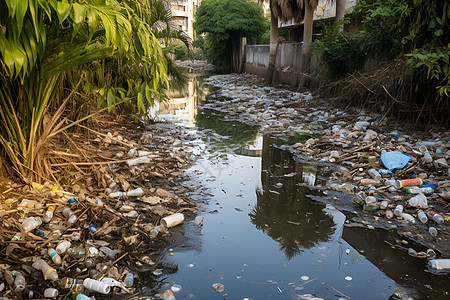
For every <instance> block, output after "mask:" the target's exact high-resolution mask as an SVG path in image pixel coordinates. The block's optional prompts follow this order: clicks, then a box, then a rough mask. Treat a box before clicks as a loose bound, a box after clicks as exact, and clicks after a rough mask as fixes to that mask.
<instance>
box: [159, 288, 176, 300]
mask: <svg viewBox="0 0 450 300" xmlns="http://www.w3.org/2000/svg"><path fill="white" fill-rule="evenodd" d="M159 299H164V300H175V296H174V295H173V293H172V291H171V290H166V291H164V293H162V294H161V295H160V296H159Z"/></svg>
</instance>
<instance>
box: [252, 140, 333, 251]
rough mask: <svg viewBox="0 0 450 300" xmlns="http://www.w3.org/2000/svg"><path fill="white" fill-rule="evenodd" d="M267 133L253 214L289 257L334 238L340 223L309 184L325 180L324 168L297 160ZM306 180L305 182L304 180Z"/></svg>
mask: <svg viewBox="0 0 450 300" xmlns="http://www.w3.org/2000/svg"><path fill="white" fill-rule="evenodd" d="M272 142H273V140H271V139H270V137H269V136H265V137H264V142H263V155H262V171H261V181H262V188H261V189H259V190H258V191H257V204H256V205H255V207H254V208H253V210H252V212H251V213H250V214H249V216H250V219H251V222H252V224H254V225H255V227H256V228H257V229H258V230H261V231H263V232H264V233H266V234H267V235H268V236H270V237H271V238H272V239H273V240H275V241H277V242H278V243H279V245H280V250H282V251H283V252H284V254H285V255H286V257H287V258H288V259H292V258H293V257H295V256H296V255H298V254H300V253H302V252H304V251H305V250H306V249H310V248H312V247H314V246H316V245H318V244H320V243H323V242H327V241H329V240H331V239H332V236H333V234H334V233H335V230H336V226H335V223H334V221H333V217H332V216H330V215H328V214H326V213H325V212H324V209H325V204H323V203H320V202H316V201H312V200H311V199H310V198H309V197H308V196H307V194H314V195H318V194H319V192H318V191H314V190H310V189H309V187H308V186H314V185H317V184H324V182H322V180H320V179H318V178H319V177H318V176H317V175H318V173H323V170H321V169H320V168H317V167H315V166H305V165H303V164H301V163H298V162H296V161H295V160H294V159H293V158H292V156H291V155H290V154H289V153H287V152H286V151H282V150H280V149H279V148H277V147H274V145H273V144H272ZM302 183H304V184H302Z"/></svg>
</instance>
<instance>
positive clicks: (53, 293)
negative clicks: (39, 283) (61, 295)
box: [44, 288, 58, 298]
mask: <svg viewBox="0 0 450 300" xmlns="http://www.w3.org/2000/svg"><path fill="white" fill-rule="evenodd" d="M44 297H45V298H56V297H58V290H57V289H54V288H48V289H45V291H44Z"/></svg>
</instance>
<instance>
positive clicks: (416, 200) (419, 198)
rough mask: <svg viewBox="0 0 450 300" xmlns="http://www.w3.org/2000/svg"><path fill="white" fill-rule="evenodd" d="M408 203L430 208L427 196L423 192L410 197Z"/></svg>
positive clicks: (413, 205)
mask: <svg viewBox="0 0 450 300" xmlns="http://www.w3.org/2000/svg"><path fill="white" fill-rule="evenodd" d="M408 203H409V205H411V206H412V207H420V208H428V200H427V197H426V196H425V195H424V194H422V193H420V194H417V195H416V196H414V197H412V198H411V199H409V201H408Z"/></svg>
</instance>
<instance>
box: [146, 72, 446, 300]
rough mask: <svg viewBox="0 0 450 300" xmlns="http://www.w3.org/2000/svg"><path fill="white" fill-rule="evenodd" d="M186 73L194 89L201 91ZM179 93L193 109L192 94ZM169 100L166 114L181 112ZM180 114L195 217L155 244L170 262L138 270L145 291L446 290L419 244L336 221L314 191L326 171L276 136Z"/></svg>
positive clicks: (248, 294)
mask: <svg viewBox="0 0 450 300" xmlns="http://www.w3.org/2000/svg"><path fill="white" fill-rule="evenodd" d="M192 82H193V83H192V84H193V85H194V86H195V88H194V89H192V90H193V91H201V90H202V89H201V85H199V82H198V81H197V79H193V80H192ZM199 87H200V88H199ZM203 94H204V95H205V94H207V92H206V91H205V92H204V93H203ZM196 95H198V94H196ZM196 97H197V96H196ZM186 99H191V98H189V97H187V98H186ZM177 101H178V102H177ZM188 101H194V102H191V104H189V105H188V104H186V107H187V106H189V107H190V108H192V109H195V107H196V106H197V105H198V103H199V102H198V101H199V98H198V97H197V98H195V100H188ZM174 103H177V105H178V108H180V107H183V105H182V104H180V101H179V99H178V100H175V101H174ZM173 108H174V107H172V110H171V107H170V104H169V107H168V110H167V111H166V112H165V114H166V115H170V114H171V113H170V112H174V111H178V112H179V111H180V109H173ZM172 115H174V114H172ZM184 116H188V117H186V118H187V119H186V118H185V120H187V121H184V123H185V124H188V125H189V124H194V123H195V124H196V126H197V127H196V128H197V129H198V130H199V131H201V132H203V133H204V134H203V136H204V138H203V141H198V145H199V147H200V148H204V149H205V151H203V152H204V153H205V154H204V155H205V157H204V158H202V159H200V160H198V162H197V163H196V164H195V165H194V166H193V167H192V168H191V169H189V170H188V171H187V173H188V174H189V175H190V176H191V178H192V182H191V183H189V184H190V185H193V186H198V188H197V189H196V190H195V192H193V193H192V194H191V195H190V197H191V198H192V199H193V200H195V201H197V203H198V204H199V209H200V212H199V214H198V215H199V216H201V217H203V218H204V219H203V226H199V225H198V224H197V223H196V222H194V219H193V218H188V219H187V220H186V222H185V223H184V224H183V226H179V228H176V229H174V230H175V231H181V232H183V233H184V234H185V235H186V237H187V241H186V242H184V243H182V244H181V245H179V246H175V247H174V248H173V249H172V251H170V250H167V251H165V252H164V253H163V261H165V262H166V264H167V266H171V268H170V270H166V271H163V274H162V275H160V276H154V275H152V274H150V273H148V274H140V275H141V278H143V279H145V280H146V281H148V286H149V287H150V288H151V289H152V291H151V293H153V294H154V293H156V292H158V291H159V292H162V291H164V290H166V289H170V288H171V287H172V286H173V285H174V284H177V285H180V286H181V287H182V289H181V291H178V292H176V293H174V295H175V297H176V298H177V299H194V298H195V299H221V298H227V299H245V298H249V299H312V298H304V297H305V296H304V295H307V294H310V295H313V296H316V297H319V298H323V299H388V298H389V297H390V296H391V295H392V294H393V293H394V292H395V290H396V289H397V288H400V289H402V290H404V291H406V292H407V293H408V294H409V295H410V296H411V297H413V298H414V299H445V298H446V297H445V296H444V291H445V290H446V289H447V288H448V277H446V276H437V275H434V274H430V273H428V272H426V270H425V269H426V268H425V261H424V260H420V259H417V258H412V257H409V256H408V254H407V251H406V250H407V248H409V247H414V248H415V249H417V250H425V249H423V247H421V246H419V245H416V244H414V243H412V242H411V241H405V239H404V238H401V237H400V236H398V235H397V234H396V233H395V232H394V231H386V230H381V229H379V230H369V229H365V228H354V227H349V226H347V225H345V224H346V223H345V221H346V219H347V218H351V217H352V214H351V213H348V212H345V214H344V213H342V212H340V211H338V210H337V209H336V208H335V207H334V206H333V205H331V204H330V203H331V202H330V201H327V200H326V195H324V193H323V191H324V190H325V187H326V183H327V180H328V176H329V175H330V172H331V171H330V170H328V169H327V168H324V167H320V166H316V165H307V164H306V165H305V164H302V163H299V162H296V161H295V160H294V159H293V157H292V156H291V155H290V154H289V153H287V152H285V151H283V150H281V149H280V148H279V147H278V146H277V145H280V144H282V142H280V141H278V140H276V139H274V138H271V137H269V136H264V137H262V136H260V135H258V134H257V131H258V129H257V128H254V127H250V126H248V125H245V124H243V123H240V122H236V121H233V122H231V121H228V120H227V119H226V116H224V115H221V114H218V113H217V112H212V111H202V110H199V111H195V112H193V113H191V112H189V113H185V114H184ZM221 136H227V137H228V138H222V137H221ZM246 143H247V144H248V145H247V147H245V148H244V149H242V148H241V149H237V147H236V145H243V144H246ZM232 150H234V152H232ZM318 200H319V201H318ZM402 240H403V242H402ZM405 242H407V243H408V244H405ZM214 283H221V284H223V285H224V290H223V292H220V293H218V292H217V291H215V290H214V289H213V288H212V285H213V284H214ZM151 293H149V294H151ZM302 295H303V296H302Z"/></svg>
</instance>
